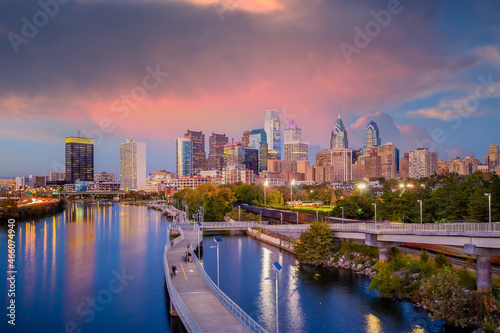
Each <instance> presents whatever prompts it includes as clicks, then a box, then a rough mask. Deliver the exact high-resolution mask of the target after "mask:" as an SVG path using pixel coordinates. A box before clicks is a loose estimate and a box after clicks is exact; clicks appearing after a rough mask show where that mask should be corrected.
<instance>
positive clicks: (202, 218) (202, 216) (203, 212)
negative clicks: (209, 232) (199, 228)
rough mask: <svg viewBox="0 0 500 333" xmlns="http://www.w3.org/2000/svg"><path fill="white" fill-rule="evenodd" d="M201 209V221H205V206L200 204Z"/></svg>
mask: <svg viewBox="0 0 500 333" xmlns="http://www.w3.org/2000/svg"><path fill="white" fill-rule="evenodd" d="M199 210H200V214H201V220H200V222H202V223H203V222H205V207H203V206H200V209H199Z"/></svg>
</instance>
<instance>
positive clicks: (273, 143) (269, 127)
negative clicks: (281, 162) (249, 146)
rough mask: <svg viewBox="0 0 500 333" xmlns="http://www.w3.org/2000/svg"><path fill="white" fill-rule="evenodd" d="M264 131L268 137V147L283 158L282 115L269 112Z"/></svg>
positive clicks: (277, 112)
mask: <svg viewBox="0 0 500 333" xmlns="http://www.w3.org/2000/svg"><path fill="white" fill-rule="evenodd" d="M264 130H265V131H266V135H267V147H268V149H269V150H271V149H272V150H276V151H277V152H278V155H279V158H281V127H280V113H279V111H275V110H267V111H266V118H265V120H264Z"/></svg>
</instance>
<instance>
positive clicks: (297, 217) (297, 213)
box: [297, 212, 299, 224]
mask: <svg viewBox="0 0 500 333" xmlns="http://www.w3.org/2000/svg"><path fill="white" fill-rule="evenodd" d="M297 224H299V212H297Z"/></svg>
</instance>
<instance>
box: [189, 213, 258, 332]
mask: <svg viewBox="0 0 500 333" xmlns="http://www.w3.org/2000/svg"><path fill="white" fill-rule="evenodd" d="M213 223H221V224H227V222H213ZM205 224H207V223H204V224H203V226H204V227H205ZM199 242H201V240H199V239H198V237H196V238H195V240H194V241H193V242H192V243H191V257H192V258H193V260H194V262H195V264H196V266H197V267H198V270H199V271H200V273H201V276H203V279H204V280H205V282H206V283H207V285H208V287H209V288H210V290H211V291H212V293H213V294H214V295H215V297H217V299H218V300H219V301H220V302H221V303H222V304H223V305H224V306H225V307H226V308H227V309H228V310H229V311H230V312H231V313H232V314H233V315H234V316H235V317H236V318H237V319H238V320H239V321H240V322H241V323H242V324H243V326H245V327H246V328H247V329H248V330H249V331H250V332H258V333H265V332H266V330H264V328H262V326H260V325H259V324H258V323H257V322H256V321H255V320H253V319H252V317H250V316H249V315H248V314H247V313H246V312H245V311H243V310H242V309H241V308H240V307H239V306H238V305H237V304H236V303H234V302H233V300H232V299H231V298H229V297H228V296H227V295H226V294H224V292H222V290H220V289H219V287H217V285H216V284H215V283H214V282H213V281H212V279H211V278H210V276H208V274H207V272H205V269H204V268H203V266H202V265H201V263H200V261H199V260H198V257H196V255H195V253H194V249H195V248H196V247H198V246H199Z"/></svg>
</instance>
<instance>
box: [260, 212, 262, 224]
mask: <svg viewBox="0 0 500 333" xmlns="http://www.w3.org/2000/svg"><path fill="white" fill-rule="evenodd" d="M260 223H262V211H260Z"/></svg>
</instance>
